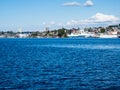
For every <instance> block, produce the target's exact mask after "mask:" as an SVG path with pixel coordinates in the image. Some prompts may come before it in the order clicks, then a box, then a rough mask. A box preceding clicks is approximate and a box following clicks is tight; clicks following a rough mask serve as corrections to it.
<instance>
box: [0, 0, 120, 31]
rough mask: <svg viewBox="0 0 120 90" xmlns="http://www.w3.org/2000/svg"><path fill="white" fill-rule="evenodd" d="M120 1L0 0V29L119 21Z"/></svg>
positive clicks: (36, 28)
mask: <svg viewBox="0 0 120 90" xmlns="http://www.w3.org/2000/svg"><path fill="white" fill-rule="evenodd" d="M119 3H120V0H0V31H4V30H7V31H8V30H12V31H17V30H18V29H19V28H22V29H23V30H24V31H38V30H44V29H45V27H49V28H50V29H57V28H60V27H65V28H71V27H85V26H102V25H109V24H118V23H119V21H120V20H119V19H120V7H119Z"/></svg>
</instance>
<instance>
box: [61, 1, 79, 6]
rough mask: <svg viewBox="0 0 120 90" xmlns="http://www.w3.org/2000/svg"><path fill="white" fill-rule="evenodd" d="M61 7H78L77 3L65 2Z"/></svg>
mask: <svg viewBox="0 0 120 90" xmlns="http://www.w3.org/2000/svg"><path fill="white" fill-rule="evenodd" d="M63 6H80V3H79V2H67V3H64V4H63Z"/></svg>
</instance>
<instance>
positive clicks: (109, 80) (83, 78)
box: [0, 38, 120, 90]
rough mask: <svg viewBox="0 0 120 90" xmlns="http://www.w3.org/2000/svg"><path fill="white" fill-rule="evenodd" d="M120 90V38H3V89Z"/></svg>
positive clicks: (0, 69) (0, 71) (0, 80)
mask: <svg viewBox="0 0 120 90" xmlns="http://www.w3.org/2000/svg"><path fill="white" fill-rule="evenodd" d="M1 89H3V90H116V89H117V90H120V39H93V38H92V39H89V38H88V39H86V38H85V39H80V38H79V39H73V38H71V39H0V90H1Z"/></svg>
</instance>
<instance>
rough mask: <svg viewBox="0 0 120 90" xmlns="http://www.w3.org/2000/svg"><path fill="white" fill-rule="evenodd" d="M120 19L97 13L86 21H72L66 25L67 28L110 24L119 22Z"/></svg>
mask: <svg viewBox="0 0 120 90" xmlns="http://www.w3.org/2000/svg"><path fill="white" fill-rule="evenodd" d="M119 20H120V19H119V18H118V17H116V16H114V15H106V14H102V13H96V14H95V15H93V16H92V17H90V18H88V19H85V20H71V21H68V22H67V23H66V25H67V26H70V25H80V24H109V23H115V22H119Z"/></svg>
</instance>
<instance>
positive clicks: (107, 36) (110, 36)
mask: <svg viewBox="0 0 120 90" xmlns="http://www.w3.org/2000/svg"><path fill="white" fill-rule="evenodd" d="M100 38H118V36H117V35H100Z"/></svg>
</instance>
